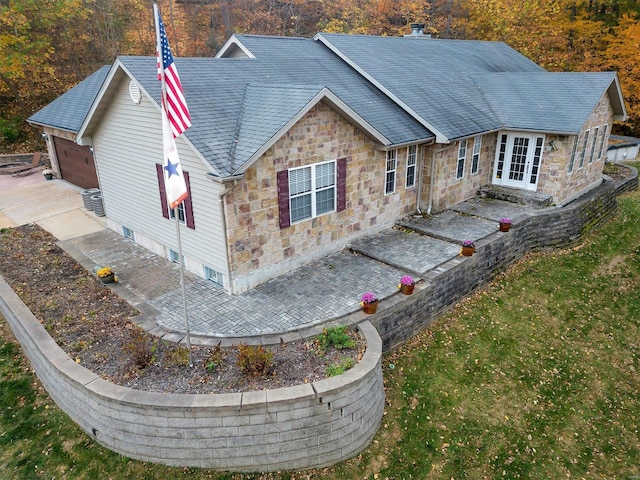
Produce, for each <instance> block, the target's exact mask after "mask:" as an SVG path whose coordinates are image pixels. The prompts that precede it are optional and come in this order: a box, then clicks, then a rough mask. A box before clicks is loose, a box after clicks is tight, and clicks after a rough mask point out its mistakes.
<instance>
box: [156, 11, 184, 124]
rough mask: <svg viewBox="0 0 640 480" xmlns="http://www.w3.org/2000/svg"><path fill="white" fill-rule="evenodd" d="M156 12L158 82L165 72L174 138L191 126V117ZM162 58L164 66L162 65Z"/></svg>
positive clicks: (165, 35)
mask: <svg viewBox="0 0 640 480" xmlns="http://www.w3.org/2000/svg"><path fill="white" fill-rule="evenodd" d="M156 11H157V12H158V13H157V14H158V30H159V36H160V45H159V46H158V52H157V56H158V80H162V73H163V71H164V80H165V85H166V91H167V96H166V103H165V104H164V109H165V110H166V112H167V118H168V119H169V123H170V124H171V131H172V132H173V136H174V137H177V136H179V135H180V134H182V133H183V132H184V131H185V130H186V129H187V128H189V127H190V126H191V115H190V114H189V108H188V107H187V102H186V101H185V99H184V94H183V91H182V84H181V83H180V77H179V76H178V70H177V69H176V64H175V63H174V61H173V55H172V54H171V48H170V47H169V40H168V39H167V33H166V32H165V30H164V24H163V23H162V18H161V17H160V11H159V10H157V9H156ZM161 57H162V66H161V65H160V60H161Z"/></svg>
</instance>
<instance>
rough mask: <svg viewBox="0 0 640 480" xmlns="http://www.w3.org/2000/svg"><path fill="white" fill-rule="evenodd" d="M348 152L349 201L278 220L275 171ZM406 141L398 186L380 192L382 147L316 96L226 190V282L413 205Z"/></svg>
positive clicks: (257, 276)
mask: <svg viewBox="0 0 640 480" xmlns="http://www.w3.org/2000/svg"><path fill="white" fill-rule="evenodd" d="M340 158H346V160H347V166H346V175H347V181H346V185H347V187H346V209H345V210H343V211H334V212H330V213H327V214H325V215H322V216H318V217H316V218H312V219H309V220H304V221H301V222H298V223H293V224H292V225H291V226H289V227H286V228H280V226H279V220H278V215H279V207H278V187H277V173H278V172H279V171H282V170H288V169H291V168H295V167H301V166H307V165H312V164H316V163H320V162H326V161H331V160H337V159H340ZM406 159H407V148H401V149H398V152H397V170H396V189H395V193H393V194H390V195H385V161H386V152H384V151H381V150H377V149H376V144H375V143H374V142H372V141H371V140H370V139H369V138H368V137H367V136H365V134H364V133H362V132H361V131H360V130H358V129H357V128H356V127H354V126H353V125H351V124H350V123H349V122H348V121H347V120H346V119H344V118H343V117H342V116H340V115H339V114H338V113H336V112H335V111H333V110H332V109H331V108H330V107H329V106H328V105H325V104H324V103H319V104H318V105H316V106H315V107H313V108H312V109H311V110H310V111H309V112H308V113H307V114H306V115H305V116H304V117H303V118H302V119H301V120H300V121H299V122H297V123H296V124H295V125H294V126H293V127H292V128H291V129H290V130H289V131H288V132H287V133H286V134H285V135H283V137H282V138H280V139H279V140H278V141H277V142H276V143H275V144H274V146H273V147H272V148H270V149H269V151H267V152H266V153H265V154H264V155H263V156H262V157H261V158H260V159H259V160H258V161H256V162H255V163H254V164H253V165H252V166H251V167H250V168H249V169H248V170H247V171H246V172H245V175H244V178H243V179H241V180H239V181H238V184H237V185H236V186H235V188H233V190H231V192H229V193H228V194H227V195H226V196H225V198H224V208H225V216H226V226H227V240H228V245H229V262H230V270H231V272H232V273H231V275H232V278H231V282H232V283H233V285H234V289H233V290H234V292H235V293H241V292H243V291H246V290H248V289H249V288H251V287H253V286H256V285H258V284H260V283H263V282H264V281H266V280H268V279H269V278H273V277H274V276H276V275H279V274H282V273H285V272H287V271H291V270H293V269H294V268H297V267H299V266H301V265H303V264H306V263H308V262H310V261H313V260H316V259H318V258H321V257H323V256H325V255H328V254H330V253H333V252H336V251H338V250H340V249H342V248H343V247H344V246H346V245H347V243H348V242H349V241H350V240H352V239H354V238H357V237H359V236H362V235H363V234H365V233H367V232H375V231H378V230H381V229H383V228H387V227H389V226H391V225H392V224H393V222H394V221H395V220H396V219H398V218H399V217H401V216H403V215H406V214H408V213H410V212H412V211H415V209H416V207H417V203H416V202H417V188H416V187H414V188H409V189H407V188H405V176H406V163H407V162H406Z"/></svg>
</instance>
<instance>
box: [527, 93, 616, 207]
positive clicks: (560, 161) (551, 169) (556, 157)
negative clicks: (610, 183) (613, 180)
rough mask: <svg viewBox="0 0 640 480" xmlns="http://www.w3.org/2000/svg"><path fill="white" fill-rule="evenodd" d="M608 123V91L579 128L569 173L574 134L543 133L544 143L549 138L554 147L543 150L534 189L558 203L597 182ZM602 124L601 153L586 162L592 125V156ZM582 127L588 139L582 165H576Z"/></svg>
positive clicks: (602, 163)
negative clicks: (536, 183)
mask: <svg viewBox="0 0 640 480" xmlns="http://www.w3.org/2000/svg"><path fill="white" fill-rule="evenodd" d="M612 124H613V108H612V107H611V102H610V101H609V96H608V94H606V93H605V94H604V95H603V96H602V98H601V99H600V101H599V102H598V104H597V106H596V107H595V109H594V110H593V113H592V114H591V116H590V117H589V119H588V120H587V121H586V123H585V124H584V126H583V127H582V130H581V131H580V135H579V136H578V148H577V151H576V157H575V161H574V164H573V172H572V173H569V159H570V157H571V151H572V149H573V142H574V140H575V138H576V137H575V136H557V135H547V136H546V137H545V145H548V144H549V142H550V141H552V140H553V141H554V144H555V145H556V147H557V150H556V151H552V152H545V153H544V155H543V160H542V165H541V171H540V179H539V180H538V191H540V192H542V193H546V194H548V195H551V197H553V201H554V203H556V204H561V203H563V202H565V201H567V200H568V199H571V198H575V196H577V195H579V194H581V193H582V192H584V190H585V189H587V188H589V187H590V186H591V185H593V184H594V183H596V182H598V181H599V180H600V177H601V176H602V169H603V167H604V162H605V160H606V159H607V145H608V143H609V133H610V132H611V126H612ZM605 125H608V127H607V131H606V135H605V138H604V144H603V148H602V155H601V157H600V158H597V159H594V161H593V162H592V163H589V155H590V152H591V145H592V143H593V140H594V138H593V134H594V128H595V127H600V129H599V131H598V138H597V139H596V140H597V144H596V149H595V151H594V157H595V156H597V155H598V147H599V145H600V139H601V135H602V129H603V127H604V126H605ZM586 130H589V143H588V144H587V151H586V152H585V160H584V165H583V167H582V168H580V155H581V154H582V151H583V146H584V134H585V131H586Z"/></svg>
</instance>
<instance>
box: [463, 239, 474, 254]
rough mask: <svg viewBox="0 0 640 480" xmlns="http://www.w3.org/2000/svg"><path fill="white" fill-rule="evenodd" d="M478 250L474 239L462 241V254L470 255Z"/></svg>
mask: <svg viewBox="0 0 640 480" xmlns="http://www.w3.org/2000/svg"><path fill="white" fill-rule="evenodd" d="M475 251H476V244H475V243H473V240H465V241H464V242H462V255H463V256H465V257H470V256H471V255H473V254H474V253H475Z"/></svg>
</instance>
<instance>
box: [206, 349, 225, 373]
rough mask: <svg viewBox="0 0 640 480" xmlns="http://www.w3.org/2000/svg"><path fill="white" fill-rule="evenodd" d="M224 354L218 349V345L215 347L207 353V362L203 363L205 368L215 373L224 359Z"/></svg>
mask: <svg viewBox="0 0 640 480" xmlns="http://www.w3.org/2000/svg"><path fill="white" fill-rule="evenodd" d="M225 356H226V355H225V353H224V351H223V350H222V348H221V347H220V345H216V346H215V347H213V348H212V349H211V350H210V351H209V355H208V356H207V360H206V362H205V367H206V369H207V370H209V371H210V372H213V371H215V370H216V369H217V368H218V367H219V366H220V365H222V362H224V359H225Z"/></svg>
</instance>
